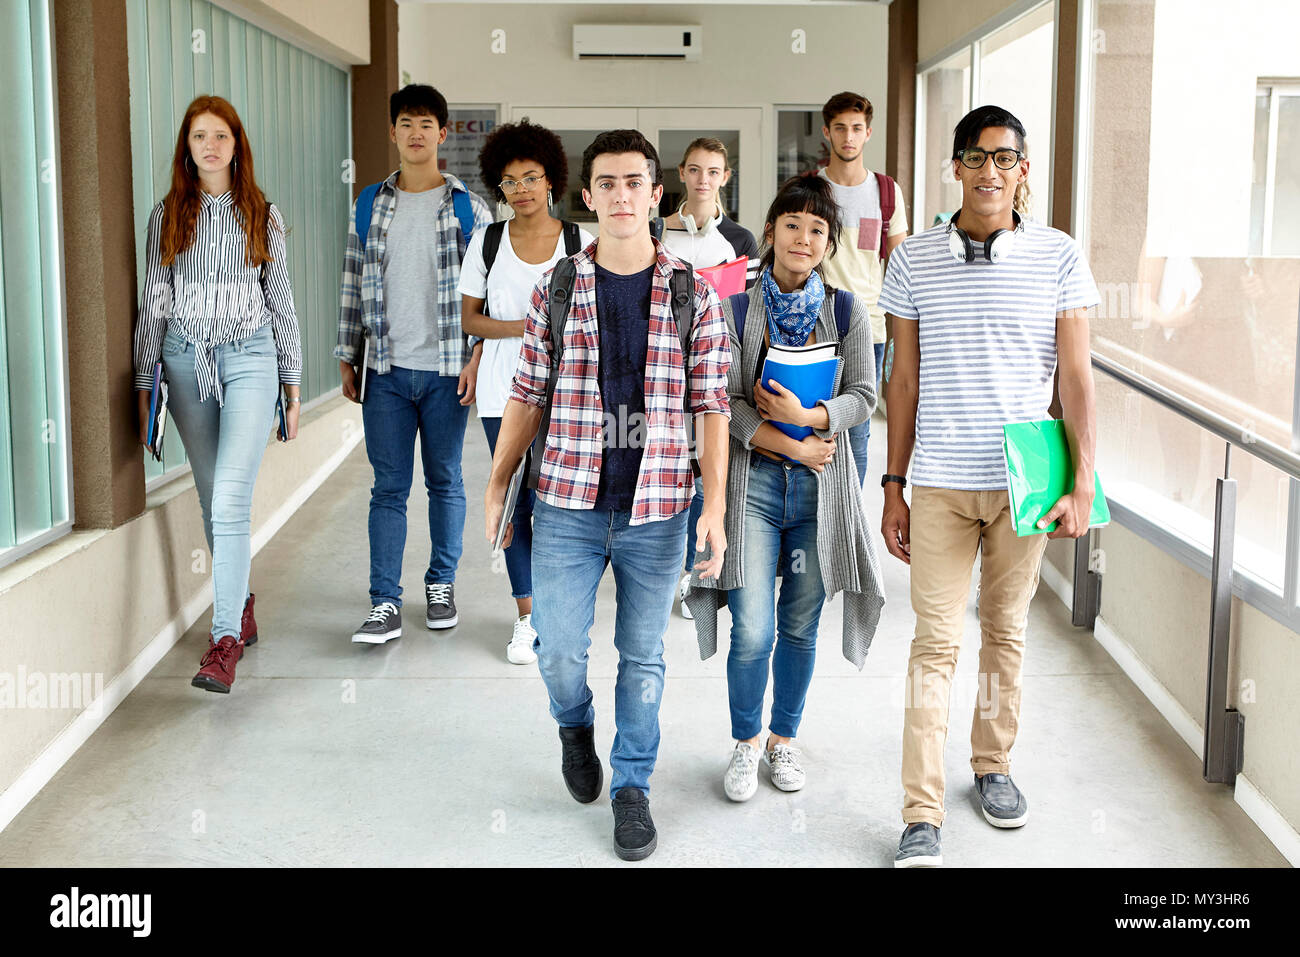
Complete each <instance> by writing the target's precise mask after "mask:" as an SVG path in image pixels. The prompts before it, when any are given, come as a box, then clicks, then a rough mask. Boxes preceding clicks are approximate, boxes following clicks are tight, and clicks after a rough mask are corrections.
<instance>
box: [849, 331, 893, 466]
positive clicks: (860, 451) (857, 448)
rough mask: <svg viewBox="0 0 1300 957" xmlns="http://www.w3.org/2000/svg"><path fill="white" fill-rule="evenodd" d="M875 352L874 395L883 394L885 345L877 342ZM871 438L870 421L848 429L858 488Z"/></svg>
mask: <svg viewBox="0 0 1300 957" xmlns="http://www.w3.org/2000/svg"><path fill="white" fill-rule="evenodd" d="M874 348H875V350H876V395H877V396H879V395H881V393H882V392H883V389H884V386H883V384H882V383H881V381H880V370H881V368H882V367H883V366H884V361H885V344H884V343H883V342H877V343H876V344H875V347H874ZM869 438H871V419H870V418H868V419H867V421H865V422H863V423H862V424H861V425H855V426H853V428H851V429H849V444H850V445H852V446H853V464H854V465H856V466H857V467H858V488H861V487H862V483H863V482H864V481H866V478H867V439H869Z"/></svg>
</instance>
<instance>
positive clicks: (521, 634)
mask: <svg viewBox="0 0 1300 957" xmlns="http://www.w3.org/2000/svg"><path fill="white" fill-rule="evenodd" d="M536 639H537V631H536V630H535V629H534V628H533V616H532V615H523V616H521V617H520V618H519V620H518V621H516V622H515V630H514V634H513V635H511V637H510V643H509V644H507V645H506V659H507V660H508V661H509V662H510V663H511V664H512V665H531V664H532V663H533V662H534V661H536V660H537V652H535V651H533V642H534V641H535V640H536Z"/></svg>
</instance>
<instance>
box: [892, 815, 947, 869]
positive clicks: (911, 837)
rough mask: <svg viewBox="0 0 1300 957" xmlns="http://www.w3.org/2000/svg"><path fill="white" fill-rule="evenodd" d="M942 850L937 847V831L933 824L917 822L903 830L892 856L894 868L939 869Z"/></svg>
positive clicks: (941, 860) (941, 861)
mask: <svg viewBox="0 0 1300 957" xmlns="http://www.w3.org/2000/svg"><path fill="white" fill-rule="evenodd" d="M942 864H943V850H942V848H941V847H940V845H939V829H938V828H937V827H935V826H934V825H933V824H927V823H925V822H924V821H917V822H916V823H915V824H909V825H907V827H906V828H904V829H903V836H902V838H901V839H900V840H899V842H898V853H897V854H895V855H894V866H895V867H940V866H942Z"/></svg>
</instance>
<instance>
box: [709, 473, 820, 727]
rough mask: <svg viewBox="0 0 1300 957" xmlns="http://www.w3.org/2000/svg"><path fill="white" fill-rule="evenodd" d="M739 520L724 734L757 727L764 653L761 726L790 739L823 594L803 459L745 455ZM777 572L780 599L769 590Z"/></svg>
mask: <svg viewBox="0 0 1300 957" xmlns="http://www.w3.org/2000/svg"><path fill="white" fill-rule="evenodd" d="M744 522H745V541H744V549H745V551H744V555H743V556H742V561H743V562H744V569H745V587H744V588H733V589H732V590H731V591H729V592H727V607H729V608H730V609H731V650H730V651H729V652H728V653H727V694H728V697H729V698H730V701H731V736H732V737H733V738H735V739H736V740H737V741H748V740H749V739H750V738H752V737H754V736H755V735H756V734H758V733H759V732H760V731H762V730H763V693H764V692H765V691H766V690H767V670H768V660H769V659H771V663H772V720H771V722H770V723H769V725H768V727H769V728H770V729H771V731H772V733H773V734H776V735H780V736H781V737H783V738H793V737H794V736H795V735H796V734H797V733H798V731H799V721H800V719H801V718H802V717H803V706H804V700H805V698H806V697H807V696H808V686H809V684H811V683H812V675H813V663H814V661H815V660H816V655H817V625H818V622H819V620H820V619H821V614H822V604H823V602H824V601H825V599H826V593H825V590H824V589H823V588H822V574H821V566H819V565H818V564H817V475H816V474H815V473H814V472H813V471H812V470H810V469H808V468H807V467H806V466H803V465H798V464H794V463H777V462H773V461H772V460H771V459H768V458H764V457H763V456H761V455H758V454H757V453H754V454H752V456H751V458H750V463H749V491H748V493H747V494H746V496H745V518H744ZM778 572H779V573H780V575H781V598H780V600H779V601H778V600H777V599H776V598H775V596H774V592H775V589H776V576H777V574H778ZM773 644H775V645H776V653H775V654H773V652H772V646H773Z"/></svg>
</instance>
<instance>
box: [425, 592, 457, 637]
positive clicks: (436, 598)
mask: <svg viewBox="0 0 1300 957" xmlns="http://www.w3.org/2000/svg"><path fill="white" fill-rule="evenodd" d="M424 597H425V599H426V600H427V601H428V607H427V609H426V610H425V613H424V623H425V624H426V625H428V626H429V627H430V628H454V627H455V626H456V622H458V621H460V619H459V618H457V617H456V586H455V585H425V586H424Z"/></svg>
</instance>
